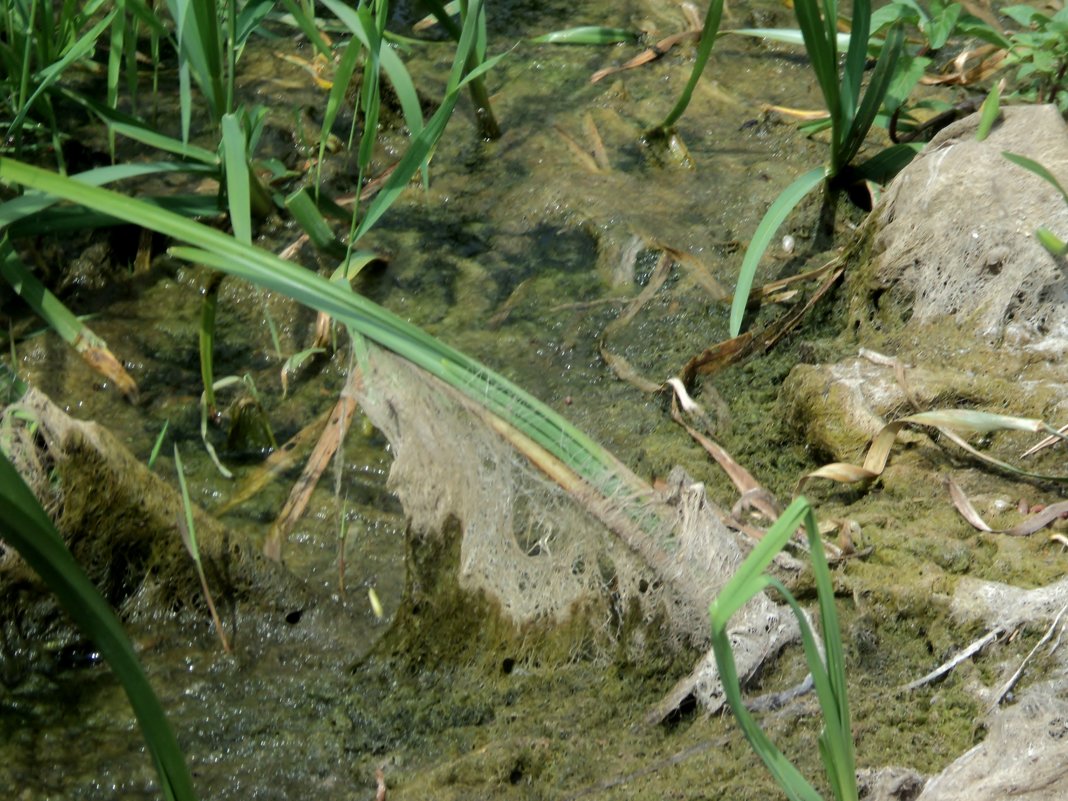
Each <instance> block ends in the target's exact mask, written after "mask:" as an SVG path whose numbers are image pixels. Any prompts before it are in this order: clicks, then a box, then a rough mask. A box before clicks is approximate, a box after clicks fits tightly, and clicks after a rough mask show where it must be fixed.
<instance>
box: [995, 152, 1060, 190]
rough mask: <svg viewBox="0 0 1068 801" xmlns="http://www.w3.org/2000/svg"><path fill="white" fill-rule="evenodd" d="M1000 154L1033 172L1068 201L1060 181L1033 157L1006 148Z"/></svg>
mask: <svg viewBox="0 0 1068 801" xmlns="http://www.w3.org/2000/svg"><path fill="white" fill-rule="evenodd" d="M1001 155H1002V156H1004V157H1005V158H1007V159H1008V160H1009V161H1011V162H1012V163H1013V164H1015V165H1017V166H1018V167H1023V168H1024V169H1025V170H1028V171H1030V172H1033V173H1034V174H1035V175H1037V176H1038V177H1039V178H1041V179H1042V180H1043V181H1045V182H1046V183H1048V184H1049V185H1050V186H1052V187H1054V188H1055V189H1056V190H1057V191H1058V192H1060V193H1061V197H1063V198H1064V202H1065V203H1068V191H1065V189H1064V187H1063V186H1061V183H1060V181H1058V180H1057V178H1056V176H1054V175H1053V173H1051V172H1050V171H1049V170H1047V169H1046V168H1045V167H1043V166H1042V165H1041V164H1039V163H1038V162H1037V161H1035V160H1034V159H1029V158H1028V157H1027V156H1021V155H1020V154H1019V153H1010V152H1009V151H1007V150H1003V151H1001Z"/></svg>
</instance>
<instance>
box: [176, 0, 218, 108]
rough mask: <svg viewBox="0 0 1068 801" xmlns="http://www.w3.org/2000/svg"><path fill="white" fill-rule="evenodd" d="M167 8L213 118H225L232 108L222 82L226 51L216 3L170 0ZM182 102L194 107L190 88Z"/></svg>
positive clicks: (185, 60)
mask: <svg viewBox="0 0 1068 801" xmlns="http://www.w3.org/2000/svg"><path fill="white" fill-rule="evenodd" d="M167 7H168V8H169V9H170V12H171V16H172V17H173V18H174V22H175V26H176V30H177V33H178V48H179V53H180V55H181V60H182V62H183V64H184V65H186V67H187V68H188V69H191V70H192V74H193V77H195V78H196V81H197V85H198V86H199V87H200V91H201V92H202V93H203V94H204V98H205V99H206V100H207V102H208V107H209V109H210V110H211V113H212V117H213V118H214V119H216V120H219V119H222V116H223V114H225V113H226V112H227V111H229V109H227V108H226V92H225V90H224V89H223V82H222V81H223V75H224V72H223V49H222V42H221V40H220V38H219V30H220V19H219V9H218V7H217V5H216V4H215V0H167ZM187 74H188V71H187ZM182 100H183V101H188V104H189V105H188V106H187V107H188V108H192V97H191V95H190V94H189V93H188V89H186V90H185V91H183V92H182Z"/></svg>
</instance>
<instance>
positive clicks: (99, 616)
mask: <svg viewBox="0 0 1068 801" xmlns="http://www.w3.org/2000/svg"><path fill="white" fill-rule="evenodd" d="M0 537H2V538H3V539H4V540H5V541H6V542H8V543H9V544H10V545H11V546H12V547H14V549H15V550H16V551H18V552H19V554H20V555H21V556H22V558H23V559H25V560H26V563H27V564H28V565H29V566H30V567H32V568H33V569H34V570H35V571H36V572H37V574H38V575H39V576H40V577H41V578H42V579H43V580H44V582H45V583H46V584H47V585H48V587H49V589H51V590H52V592H54V593H55V594H56V597H57V598H58V599H59V602H60V604H61V605H62V606H63V608H64V609H65V610H66V611H67V613H68V614H69V615H70V616H71V618H72V619H73V620H74V622H75V623H76V624H77V626H78V627H79V628H80V629H81V630H82V632H84V633H85V634H86V636H88V637H89V638H90V639H92V641H93V642H94V643H95V644H96V646H97V648H99V649H100V653H101V655H102V656H103V657H104V658H105V659H106V660H107V662H108V664H109V665H111V669H112V670H114V671H115V675H116V676H117V677H118V679H119V681H120V682H121V683H122V687H123V689H124V690H125V691H126V695H127V697H128V698H129V699H130V705H131V706H132V707H133V710H134V714H135V715H136V716H137V721H138V723H139V724H140V726H141V731H142V733H143V734H144V737H145V742H146V744H147V745H148V749H149V751H150V753H151V754H152V758H153V760H154V761H155V765H156V771H157V772H158V773H159V780H160V786H161V788H162V790H163V793H164V796H165V797H166V798H168V799H173V801H193V799H194V798H195V793H194V791H193V781H192V779H191V778H190V775H189V770H188V768H187V767H186V764H185V758H184V757H183V756H182V751H181V749H180V748H179V747H178V741H177V739H176V738H175V736H174V732H173V731H172V730H171V727H170V725H169V724H168V723H167V718H166V715H165V713H164V711H163V707H162V706H161V705H160V702H159V699H158V698H156V694H155V693H154V692H153V691H152V687H151V685H150V684H149V683H148V679H147V678H145V674H144V672H143V671H142V670H141V666H140V664H139V663H138V661H137V657H136V656H135V655H134V651H133V648H132V646H131V645H130V641H129V640H128V639H127V637H126V634H125V632H124V631H123V630H122V625H121V624H120V623H119V621H118V619H117V618H116V617H115V614H114V612H112V611H111V608H110V607H109V606H108V605H107V603H106V602H105V601H104V599H103V598H102V597H101V596H100V593H99V592H98V591H97V589H96V587H94V586H93V585H92V583H91V582H90V581H89V579H88V578H86V576H85V574H84V573H83V572H82V570H81V568H80V567H78V564H77V563H76V562H75V561H74V557H72V556H71V555H70V551H68V550H67V547H66V546H65V545H64V544H63V540H62V538H61V537H60V536H59V532H57V531H56V529H55V526H53V525H52V522H51V521H50V520H49V519H48V516H47V515H45V513H44V510H42V509H41V506H40V504H39V503H38V502H37V499H36V498H35V497H34V496H33V493H32V492H31V491H30V489H29V487H27V486H26V484H25V482H23V480H22V477H21V476H20V475H19V474H18V472H17V471H16V470H15V468H14V467H13V466H12V465H11V462H9V461H8V459H7V456H6V455H4V454H3V453H2V452H0Z"/></svg>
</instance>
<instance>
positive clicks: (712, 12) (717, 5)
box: [657, 0, 723, 131]
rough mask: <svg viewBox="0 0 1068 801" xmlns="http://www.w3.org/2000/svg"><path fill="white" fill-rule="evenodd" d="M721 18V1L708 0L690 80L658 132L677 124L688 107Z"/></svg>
mask: <svg viewBox="0 0 1068 801" xmlns="http://www.w3.org/2000/svg"><path fill="white" fill-rule="evenodd" d="M722 18H723V0H710V2H709V4H708V11H706V12H705V24H704V28H703V30H702V33H701V42H700V44H699V45H698V46H697V59H696V60H695V61H694V63H693V69H692V70H691V71H690V79H689V80H688V81H686V86H685V87H683V90H682V94H681V95H679V99H678V101H676V103H675V107H674V108H673V109H671V111H669V112H668V115H667V116H666V117H664V121H663V122H661V123H660V124H659V125H658V126H657V129H658V130H660V131H666V130H667V129H668V128H670V127H671V126H672V125H674V124H675V123H676V122H678V119H679V117H681V116H682V114H683V112H684V111H686V107H687V106H689V105H690V98H691V97H693V90H694V89H695V88H696V87H697V82H698V81H699V80H700V79H701V73H703V72H704V71H705V65H706V64H707V63H708V57H709V56H711V55H712V46H713V45H714V44H715V43H716V38H717V36H718V34H719V23H720V20H721V19H722Z"/></svg>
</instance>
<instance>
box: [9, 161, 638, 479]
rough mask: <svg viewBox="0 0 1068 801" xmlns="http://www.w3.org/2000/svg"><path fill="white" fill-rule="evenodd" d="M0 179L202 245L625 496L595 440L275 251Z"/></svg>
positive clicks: (122, 204) (68, 187)
mask: <svg viewBox="0 0 1068 801" xmlns="http://www.w3.org/2000/svg"><path fill="white" fill-rule="evenodd" d="M0 181H5V182H11V183H18V184H22V185H24V186H27V187H30V188H33V189H36V190H39V191H43V192H49V193H51V194H55V195H57V196H59V197H62V198H64V199H65V200H68V201H71V202H73V203H79V204H81V205H84V206H89V207H92V208H95V209H97V210H99V211H101V212H102V213H105V214H109V215H112V216H115V217H118V218H121V219H124V220H128V221H130V222H136V223H137V224H138V225H141V226H143V227H145V228H149V229H151V230H154V231H158V232H160V233H162V234H165V235H167V236H170V237H172V238H174V239H177V240H180V241H184V242H189V243H192V244H193V245H195V246H196V247H195V248H193V249H190V248H185V249H182V248H174V249H172V252H173V253H174V254H175V255H176V256H178V257H179V258H189V259H191V260H198V261H200V262H202V263H204V264H206V265H208V266H210V267H215V268H216V269H219V270H222V271H224V272H227V273H229V274H231V275H234V276H237V277H239V278H242V279H244V280H248V281H252V282H254V283H256V284H258V285H260V286H262V287H264V288H266V289H268V290H271V291H275V292H280V293H283V294H285V295H286V296H287V297H290V298H293V299H294V300H296V301H297V302H299V303H303V304H305V305H307V306H310V307H311V308H313V309H316V310H318V311H322V312H325V313H326V314H329V315H330V316H332V317H334V318H336V319H338V320H339V321H340V322H342V323H343V324H344V325H348V326H352V327H353V328H355V329H357V330H359V331H360V332H361V333H362V334H363V335H364V336H366V337H367V338H368V339H370V340H371V341H373V342H375V343H377V344H378V345H380V346H382V347H385V348H387V349H389V350H392V351H393V352H395V353H397V354H398V355H400V356H402V357H403V358H406V359H408V360H409V361H411V362H412V363H413V364H415V365H416V366H418V367H420V368H421V369H423V370H425V371H427V372H428V373H430V374H431V375H434V376H437V377H438V378H441V379H442V380H444V381H446V382H447V383H449V384H450V385H452V386H454V387H456V388H457V389H458V390H460V391H461V392H463V393H464V394H465V395H467V396H468V397H470V398H471V399H472V400H474V401H475V402H476V403H479V404H480V405H481V406H483V407H485V408H486V409H488V410H489V411H491V412H492V413H494V414H496V415H499V416H501V417H502V419H505V420H507V421H508V422H510V423H511V424H512V425H514V426H515V427H517V428H518V429H519V430H520V431H522V432H523V433H524V434H526V435H527V436H528V437H530V438H531V439H532V440H533V441H534V442H536V443H537V444H538V445H540V446H541V447H543V448H545V449H546V450H547V451H548V452H549V453H551V454H553V455H554V456H556V457H557V458H558V459H560V460H561V461H563V462H564V463H565V464H567V465H568V466H569V467H571V469H573V470H575V471H576V472H577V473H578V474H579V475H581V476H583V477H584V478H585V479H586V480H588V481H590V482H591V483H592V484H593V485H594V486H595V487H597V488H598V489H600V490H601V491H606V492H609V493H614V492H618V491H620V488H619V487H618V479H617V478H615V475H616V473H615V470H614V467H613V465H614V460H613V459H612V457H611V456H610V455H609V454H608V453H607V452H606V451H605V450H604V449H603V448H601V446H599V445H597V444H596V443H595V442H594V441H593V440H592V439H590V437H589V436H588V435H586V434H584V433H583V432H581V431H579V430H578V429H576V428H575V427H574V426H572V425H571V424H570V423H568V422H567V421H566V420H564V419H563V418H562V417H561V416H560V415H558V414H557V413H555V412H554V411H552V410H551V409H549V408H548V407H547V406H545V404H543V403H541V402H540V401H538V400H537V399H535V398H534V397H533V396H531V395H530V394H529V393H527V392H525V391H524V390H522V389H520V388H519V387H517V386H515V385H514V384H513V383H511V382H510V381H508V380H507V379H505V378H504V377H503V376H500V375H498V374H497V373H495V372H493V371H491V370H489V369H488V368H487V367H485V366H484V365H483V364H481V363H479V362H477V361H475V360H474V359H471V358H470V357H469V356H466V355H465V354H463V353H461V352H459V351H457V350H455V349H453V348H451V347H449V346H447V345H445V344H444V343H442V342H440V341H439V340H436V339H434V338H433V337H431V336H429V335H428V334H427V333H426V332H424V331H421V330H420V329H418V328H416V327H415V326H413V325H411V324H410V323H408V322H406V321H404V320H401V319H400V318H398V317H397V316H396V315H394V314H391V313H390V312H389V311H387V310H385V309H383V308H382V307H380V306H378V305H376V304H374V303H372V302H371V301H370V300H368V299H367V298H364V297H362V296H360V295H357V294H355V293H353V292H352V291H351V290H350V289H348V288H347V287H345V286H342V285H339V284H335V283H332V282H330V281H327V280H326V279H324V278H322V277H321V276H318V275H316V274H315V273H313V272H310V271H308V270H305V269H303V268H300V267H298V266H296V265H294V264H291V263H289V262H287V261H284V260H283V259H280V258H278V257H277V256H275V255H274V254H271V253H267V252H266V251H263V250H260V249H259V248H255V247H249V246H245V245H242V244H241V243H239V242H237V241H236V240H235V239H234V238H233V237H229V236H227V235H226V234H224V233H222V232H221V231H218V230H215V229H213V228H210V227H209V226H206V225H202V224H200V223H197V222H195V221H192V220H188V219H185V218H183V217H180V216H178V215H176V214H173V213H170V212H168V211H166V210H164V209H161V208H158V207H155V206H152V205H149V204H147V203H143V202H140V201H138V200H136V199H134V198H129V197H125V196H123V195H119V194H117V193H115V192H111V191H109V190H106V189H99V188H96V187H90V186H84V185H82V184H79V183H78V182H76V181H72V180H70V179H69V178H65V177H63V176H60V175H56V174H54V173H50V172H48V171H46V170H41V169H38V168H35V167H30V166H28V165H25V164H21V163H19V162H17V161H13V160H11V159H7V158H2V157H0Z"/></svg>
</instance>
